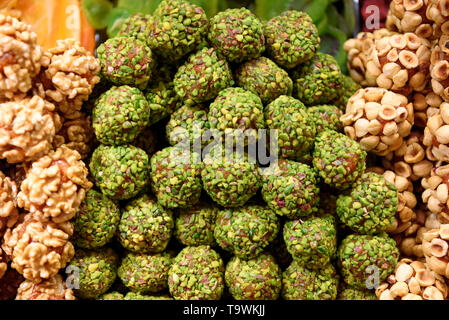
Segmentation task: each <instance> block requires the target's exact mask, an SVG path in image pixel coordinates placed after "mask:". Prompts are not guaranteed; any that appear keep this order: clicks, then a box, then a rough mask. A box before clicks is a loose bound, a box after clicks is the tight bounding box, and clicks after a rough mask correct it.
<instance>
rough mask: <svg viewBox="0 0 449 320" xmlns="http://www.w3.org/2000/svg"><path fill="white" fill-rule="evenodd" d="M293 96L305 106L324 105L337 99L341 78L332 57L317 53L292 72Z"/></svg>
mask: <svg viewBox="0 0 449 320" xmlns="http://www.w3.org/2000/svg"><path fill="white" fill-rule="evenodd" d="M292 77H293V80H294V88H293V89H294V95H295V97H297V98H298V99H299V100H301V101H302V102H304V103H305V104H306V105H319V104H326V103H328V102H331V101H332V100H334V99H335V98H337V96H338V94H339V92H340V90H341V87H342V85H343V77H342V73H341V71H340V67H339V66H338V63H337V61H336V60H335V58H334V57H332V56H331V55H329V54H326V53H321V52H317V53H316V55H315V56H314V57H313V58H312V59H311V60H309V61H307V62H306V63H304V64H301V65H299V66H298V67H297V68H296V69H294V71H293V72H292Z"/></svg>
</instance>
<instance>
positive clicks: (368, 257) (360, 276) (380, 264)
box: [337, 234, 399, 289]
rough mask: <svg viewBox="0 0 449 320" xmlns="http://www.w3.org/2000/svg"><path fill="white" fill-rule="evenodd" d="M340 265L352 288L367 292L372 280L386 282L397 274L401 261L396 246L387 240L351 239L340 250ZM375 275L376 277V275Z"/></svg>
mask: <svg viewBox="0 0 449 320" xmlns="http://www.w3.org/2000/svg"><path fill="white" fill-rule="evenodd" d="M337 255H338V265H339V267H340V272H341V275H342V276H343V280H344V281H345V282H346V284H348V285H349V286H352V287H354V288H358V289H366V288H367V284H369V285H371V282H372V281H370V280H372V279H370V278H372V277H373V276H374V275H376V279H375V280H376V281H378V282H379V283H381V282H383V281H384V280H385V279H386V278H387V277H388V276H389V275H390V274H391V273H393V271H394V268H395V267H396V264H397V263H398V259H399V250H398V248H397V247H396V242H395V241H394V240H393V239H391V238H389V237H388V236H387V235H385V236H373V235H356V234H352V235H349V236H347V237H346V238H345V239H344V240H343V241H342V242H341V244H340V247H339V248H338V253H337ZM373 272H374V273H373Z"/></svg>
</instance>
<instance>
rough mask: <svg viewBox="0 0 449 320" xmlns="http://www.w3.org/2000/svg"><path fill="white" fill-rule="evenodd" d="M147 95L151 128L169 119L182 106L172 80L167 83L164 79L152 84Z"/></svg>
mask: <svg viewBox="0 0 449 320" xmlns="http://www.w3.org/2000/svg"><path fill="white" fill-rule="evenodd" d="M145 94H146V98H147V100H148V103H149V104H150V109H151V114H150V119H149V121H148V125H149V126H151V125H153V124H155V123H156V122H159V121H160V120H162V119H164V118H166V117H168V116H169V115H171V114H172V113H173V112H175V111H176V110H178V109H179V108H180V107H181V106H182V102H181V99H180V98H179V97H178V95H177V94H176V92H175V86H174V84H173V81H172V80H171V79H170V80H167V82H166V81H163V80H162V79H159V80H157V81H154V82H151V85H150V86H149V87H148V88H147V90H146V93H145Z"/></svg>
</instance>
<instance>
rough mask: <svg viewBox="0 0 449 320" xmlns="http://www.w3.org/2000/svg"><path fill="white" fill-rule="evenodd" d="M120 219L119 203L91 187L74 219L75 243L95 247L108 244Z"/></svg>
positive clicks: (73, 239) (84, 246) (85, 246)
mask: <svg viewBox="0 0 449 320" xmlns="http://www.w3.org/2000/svg"><path fill="white" fill-rule="evenodd" d="M119 221H120V209H119V207H118V205H117V204H116V203H115V202H114V201H112V200H110V199H109V198H108V197H106V196H105V195H104V194H102V193H100V192H98V191H96V190H94V189H90V190H89V191H87V193H86V196H85V198H84V200H83V202H81V205H80V207H79V209H78V211H77V213H76V215H75V218H74V220H73V224H74V235H73V238H72V241H73V243H74V244H75V245H76V246H77V247H79V248H85V249H95V248H100V247H103V246H104V245H105V244H107V243H108V242H109V241H110V240H111V239H112V237H113V236H114V234H115V231H116V230H117V226H118V223H119Z"/></svg>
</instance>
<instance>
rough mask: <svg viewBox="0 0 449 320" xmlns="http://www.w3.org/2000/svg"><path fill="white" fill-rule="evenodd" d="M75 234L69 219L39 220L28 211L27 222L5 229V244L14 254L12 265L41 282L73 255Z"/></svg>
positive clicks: (7, 249)
mask: <svg viewBox="0 0 449 320" xmlns="http://www.w3.org/2000/svg"><path fill="white" fill-rule="evenodd" d="M72 234H73V226H72V225H71V224H70V223H69V222H64V223H60V224H56V223H54V222H40V221H38V220H35V219H34V218H33V217H31V216H30V215H28V216H27V217H26V220H25V221H24V222H22V223H21V224H18V225H17V226H16V227H15V228H14V229H8V230H7V231H6V233H5V235H4V238H3V246H2V248H3V250H4V251H5V253H6V254H7V255H8V256H10V257H11V260H12V264H11V267H13V268H14V269H16V270H17V271H18V272H19V273H21V274H22V275H23V276H24V277H25V279H27V280H30V281H32V282H35V283H38V282H40V281H41V280H43V279H49V278H51V277H52V276H54V275H56V274H57V273H58V271H59V269H61V268H64V267H65V266H66V264H67V263H68V262H69V261H70V259H72V257H73V254H74V253H75V251H74V248H73V245H72V244H71V243H70V242H69V238H70V236H71V235H72Z"/></svg>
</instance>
